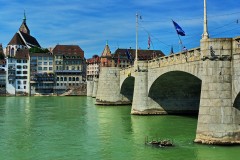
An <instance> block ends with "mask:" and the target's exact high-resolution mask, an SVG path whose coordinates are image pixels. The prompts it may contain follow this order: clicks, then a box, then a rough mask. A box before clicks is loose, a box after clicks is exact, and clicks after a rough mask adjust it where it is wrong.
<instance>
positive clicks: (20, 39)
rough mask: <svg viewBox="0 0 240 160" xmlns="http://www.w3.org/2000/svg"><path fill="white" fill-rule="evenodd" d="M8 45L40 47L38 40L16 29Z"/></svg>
mask: <svg viewBox="0 0 240 160" xmlns="http://www.w3.org/2000/svg"><path fill="white" fill-rule="evenodd" d="M8 45H24V46H30V47H34V46H36V47H41V46H40V45H39V43H38V41H37V40H36V39H35V38H34V37H32V36H31V35H29V34H26V33H23V32H21V31H18V32H17V33H15V35H14V36H13V38H12V39H11V41H10V42H9V43H8Z"/></svg>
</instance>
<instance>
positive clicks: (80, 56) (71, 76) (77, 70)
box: [53, 45, 86, 90]
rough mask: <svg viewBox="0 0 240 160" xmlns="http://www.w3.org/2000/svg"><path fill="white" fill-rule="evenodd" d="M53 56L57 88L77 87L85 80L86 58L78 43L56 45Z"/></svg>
mask: <svg viewBox="0 0 240 160" xmlns="http://www.w3.org/2000/svg"><path fill="white" fill-rule="evenodd" d="M53 57H54V62H53V69H54V74H55V79H56V90H57V89H59V90H61V89H62V90H66V89H70V88H75V87H78V86H79V85H80V84H81V83H83V82H84V81H85V79H86V72H85V70H86V60H85V58H84V51H83V50H82V49H81V48H80V47H79V46H78V45H56V47H55V48H54V49H53Z"/></svg>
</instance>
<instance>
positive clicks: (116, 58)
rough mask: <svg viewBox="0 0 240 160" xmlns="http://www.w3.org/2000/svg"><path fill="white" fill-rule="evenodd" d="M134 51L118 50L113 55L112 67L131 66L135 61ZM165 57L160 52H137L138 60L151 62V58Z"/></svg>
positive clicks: (140, 50)
mask: <svg viewBox="0 0 240 160" xmlns="http://www.w3.org/2000/svg"><path fill="white" fill-rule="evenodd" d="M135 52H136V50H135V49H131V48H130V49H126V48H125V49H124V48H118V49H117V50H116V51H115V52H114V53H113V54H112V59H113V63H114V64H113V66H115V67H120V68H125V67H128V66H131V65H133V61H134V59H135ZM162 56H165V55H164V53H163V52H162V51H160V50H143V49H139V50H138V60H141V61H144V60H151V59H153V58H157V57H162Z"/></svg>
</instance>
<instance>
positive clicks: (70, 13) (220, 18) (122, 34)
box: [0, 0, 240, 58]
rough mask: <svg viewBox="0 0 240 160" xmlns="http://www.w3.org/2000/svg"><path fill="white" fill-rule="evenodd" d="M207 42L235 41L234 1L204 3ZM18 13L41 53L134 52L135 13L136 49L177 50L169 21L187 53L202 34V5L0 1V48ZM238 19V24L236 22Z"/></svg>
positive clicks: (237, 13)
mask: <svg viewBox="0 0 240 160" xmlns="http://www.w3.org/2000/svg"><path fill="white" fill-rule="evenodd" d="M207 4H208V8H207V11H208V29H209V34H210V37H211V38H217V37H219V38H220V37H236V36H240V3H239V2H238V1H236V0H211V1H210V0H207ZM24 10H25V11H26V15H27V25H28V27H29V28H30V30H31V35H32V36H34V37H35V38H36V39H37V40H38V41H39V43H40V45H41V46H42V47H44V48H49V47H54V46H55V45H57V44H68V45H69V44H74V45H79V46H80V47H81V48H82V49H83V50H84V52H85V57H86V58H90V57H92V55H94V54H98V55H101V53H102V51H103V49H104V46H105V45H106V41H108V44H109V46H110V49H111V51H112V52H114V51H115V50H116V49H117V48H118V47H119V48H130V47H131V48H135V46H136V45H135V37H136V36H135V29H136V27H135V26H136V23H135V21H136V16H135V15H136V12H138V13H139V15H141V16H142V19H141V20H139V32H138V33H139V48H141V49H147V47H148V35H150V37H151V41H152V44H151V49H158V50H162V51H163V52H164V53H165V54H166V55H168V54H169V52H170V49H171V46H173V48H174V51H175V52H178V51H179V40H178V36H177V34H176V31H175V29H174V27H173V24H172V21H171V19H173V20H174V21H176V22H177V23H178V24H179V25H180V26H181V27H182V29H183V30H184V31H185V33H186V36H184V37H181V39H182V41H183V45H185V46H186V47H187V48H189V49H190V48H195V47H199V42H200V39H201V34H202V32H203V0H191V1H186V0H48V1H42V0H21V1H20V0H9V1H6V0H0V17H1V21H0V43H2V44H3V46H4V47H6V45H7V44H8V42H9V41H10V40H11V38H12V37H13V35H14V34H15V33H16V32H17V31H18V29H19V27H20V25H21V23H22V19H23V13H24ZM237 19H239V23H237Z"/></svg>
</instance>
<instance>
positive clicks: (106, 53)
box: [102, 44, 111, 57]
mask: <svg viewBox="0 0 240 160" xmlns="http://www.w3.org/2000/svg"><path fill="white" fill-rule="evenodd" d="M102 57H111V51H110V48H109V46H108V44H106V46H105V48H104V50H103V52H102Z"/></svg>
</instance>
